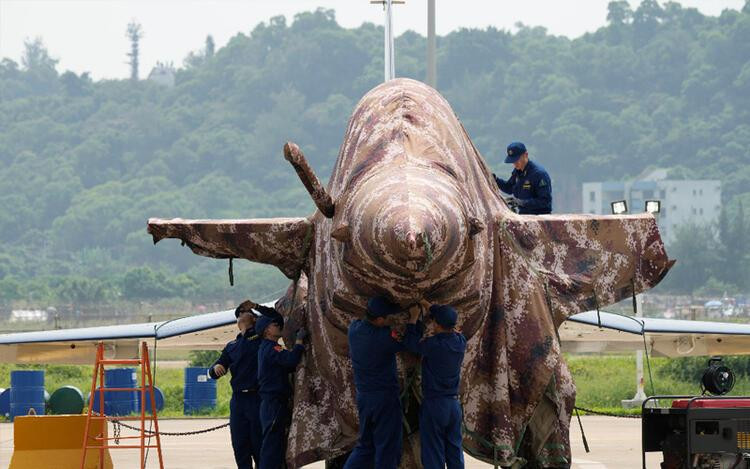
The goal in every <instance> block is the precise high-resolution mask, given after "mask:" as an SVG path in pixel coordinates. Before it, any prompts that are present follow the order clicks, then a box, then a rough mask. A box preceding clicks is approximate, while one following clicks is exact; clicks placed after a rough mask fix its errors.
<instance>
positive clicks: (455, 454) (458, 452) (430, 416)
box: [404, 322, 466, 469]
mask: <svg viewBox="0 0 750 469" xmlns="http://www.w3.org/2000/svg"><path fill="white" fill-rule="evenodd" d="M423 332H424V327H423V325H422V323H421V322H418V323H417V324H407V325H406V334H405V335H404V345H405V346H406V348H407V350H409V351H411V352H414V353H416V354H418V355H421V356H422V395H423V399H422V406H421V409H420V414H419V437H420V441H421V443H422V444H421V446H422V465H423V466H424V468H425V469H434V468H439V469H443V468H444V467H445V465H446V464H447V466H448V469H456V468H463V467H464V453H463V449H462V445H461V420H462V416H461V406H460V404H459V402H458V384H459V381H460V379H461V363H462V362H463V360H464V353H465V352H466V338H465V337H464V336H463V334H459V333H458V332H445V333H438V334H435V335H433V336H432V337H428V338H427V339H425V340H423V341H421V342H420V339H421V338H422V334H423Z"/></svg>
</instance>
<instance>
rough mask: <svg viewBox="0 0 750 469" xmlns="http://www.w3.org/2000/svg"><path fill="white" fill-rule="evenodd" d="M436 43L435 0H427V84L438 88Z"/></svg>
mask: <svg viewBox="0 0 750 469" xmlns="http://www.w3.org/2000/svg"><path fill="white" fill-rule="evenodd" d="M435 44H436V40H435V0H427V84H428V85H430V86H431V87H433V88H437V60H436V58H435V48H436V47H435Z"/></svg>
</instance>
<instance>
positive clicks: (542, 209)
mask: <svg viewBox="0 0 750 469" xmlns="http://www.w3.org/2000/svg"><path fill="white" fill-rule="evenodd" d="M495 181H496V182H497V186H498V187H499V188H500V190H501V191H503V192H505V193H506V194H512V195H513V197H515V198H516V199H518V200H519V201H520V204H519V207H518V213H520V214H522V215H544V214H548V213H552V181H551V180H550V178H549V174H547V171H546V170H545V169H544V168H542V166H541V165H539V164H537V163H534V162H533V161H529V162H528V163H526V167H525V168H523V171H519V170H517V169H514V170H513V172H512V173H511V175H510V178H509V179H508V180H507V181H504V180H502V179H500V178H499V177H497V176H495Z"/></svg>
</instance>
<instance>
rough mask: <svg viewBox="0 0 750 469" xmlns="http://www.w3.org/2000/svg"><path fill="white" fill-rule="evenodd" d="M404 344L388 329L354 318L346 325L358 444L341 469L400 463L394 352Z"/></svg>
mask: <svg viewBox="0 0 750 469" xmlns="http://www.w3.org/2000/svg"><path fill="white" fill-rule="evenodd" d="M403 349H404V345H403V344H402V343H401V342H399V341H398V340H396V335H395V334H394V333H393V332H391V329H390V328H389V327H377V326H375V325H374V324H372V323H371V322H370V321H367V320H362V319H357V320H355V321H354V322H352V323H351V325H350V326H349V356H350V357H351V359H352V368H353V369H354V385H355V388H356V390H357V411H358V413H359V441H357V446H355V447H354V451H352V454H351V455H349V459H347V461H346V464H345V465H344V469H360V468H372V467H375V468H378V469H396V468H397V467H398V465H399V462H400V461H401V432H402V428H401V415H402V413H401V401H400V399H399V388H398V374H397V369H396V353H397V352H400V351H401V350H403Z"/></svg>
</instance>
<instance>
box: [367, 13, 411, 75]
mask: <svg viewBox="0 0 750 469" xmlns="http://www.w3.org/2000/svg"><path fill="white" fill-rule="evenodd" d="M370 3H373V4H375V3H379V4H381V5H383V11H384V12H385V21H384V29H385V31H384V32H385V34H384V39H385V41H384V46H385V47H384V49H385V55H384V57H383V62H384V65H385V67H384V79H383V81H388V80H393V79H394V78H396V48H395V46H394V42H393V10H392V7H393V5H396V4H404V3H406V1H405V0H371V1H370Z"/></svg>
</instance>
